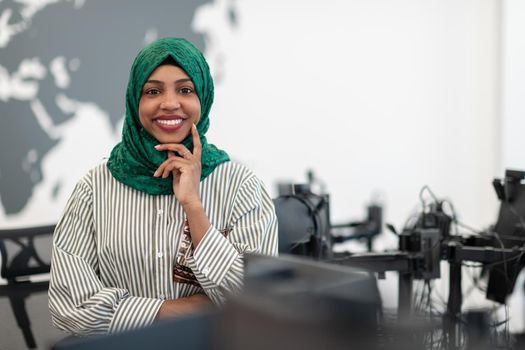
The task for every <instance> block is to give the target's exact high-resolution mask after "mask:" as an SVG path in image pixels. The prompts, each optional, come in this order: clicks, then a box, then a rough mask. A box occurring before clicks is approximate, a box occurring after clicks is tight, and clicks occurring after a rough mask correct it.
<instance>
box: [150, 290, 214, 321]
mask: <svg viewBox="0 0 525 350" xmlns="http://www.w3.org/2000/svg"><path fill="white" fill-rule="evenodd" d="M212 307H213V304H212V302H211V300H210V298H208V296H207V295H206V294H194V295H192V296H189V297H184V298H179V299H175V300H166V301H164V302H163V303H162V305H161V306H160V309H159V311H158V312H157V317H156V319H157V320H164V319H168V318H174V317H180V316H186V315H190V314H192V313H195V312H198V311H203V310H206V309H209V308H212Z"/></svg>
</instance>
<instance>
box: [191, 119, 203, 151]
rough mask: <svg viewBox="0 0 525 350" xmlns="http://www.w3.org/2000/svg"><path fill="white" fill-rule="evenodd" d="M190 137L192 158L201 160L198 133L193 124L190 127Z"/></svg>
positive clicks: (200, 145)
mask: <svg viewBox="0 0 525 350" xmlns="http://www.w3.org/2000/svg"><path fill="white" fill-rule="evenodd" d="M191 135H192V136H193V156H194V157H196V158H197V159H198V160H201V154H202V144H201V138H200V136H199V132H198V131H197V125H195V124H193V126H192V127H191Z"/></svg>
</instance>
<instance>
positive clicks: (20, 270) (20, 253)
mask: <svg viewBox="0 0 525 350" xmlns="http://www.w3.org/2000/svg"><path fill="white" fill-rule="evenodd" d="M54 230H55V225H48V226H40V227H32V228H22V229H8V230H0V260H1V265H0V276H1V277H2V278H3V279H5V280H6V281H7V284H4V285H0V297H7V298H8V299H9V303H10V305H11V308H12V310H13V314H14V316H15V319H16V322H17V324H18V327H19V328H20V329H21V330H22V333H23V336H24V340H25V342H26V345H27V347H28V348H30V349H34V348H36V342H35V338H34V336H33V332H32V331H31V322H30V320H29V317H28V314H27V309H26V299H27V298H28V297H29V296H30V295H31V294H33V293H42V292H47V290H48V287H49V280H44V281H38V282H34V281H31V280H30V276H34V275H37V274H44V273H48V272H49V269H50V262H51V242H52V235H53V232H54Z"/></svg>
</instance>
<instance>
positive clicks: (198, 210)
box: [183, 201, 211, 248]
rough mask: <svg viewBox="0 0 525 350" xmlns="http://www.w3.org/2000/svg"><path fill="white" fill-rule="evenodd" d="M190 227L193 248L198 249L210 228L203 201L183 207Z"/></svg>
mask: <svg viewBox="0 0 525 350" xmlns="http://www.w3.org/2000/svg"><path fill="white" fill-rule="evenodd" d="M183 208H184V212H185V213H186V218H187V219H188V224H189V226H190V232H191V240H192V243H193V247H194V248H197V246H198V245H199V243H200V242H201V240H202V238H203V237H204V235H205V234H206V232H207V231H208V229H209V228H210V225H211V224H210V220H209V219H208V216H207V215H206V212H205V211H204V208H203V206H202V202H201V201H195V202H192V203H189V204H186V205H183Z"/></svg>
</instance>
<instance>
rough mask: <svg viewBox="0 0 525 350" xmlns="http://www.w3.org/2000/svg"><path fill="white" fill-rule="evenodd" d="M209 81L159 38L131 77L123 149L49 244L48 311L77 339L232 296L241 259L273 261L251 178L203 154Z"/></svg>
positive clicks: (267, 223) (185, 54)
mask: <svg viewBox="0 0 525 350" xmlns="http://www.w3.org/2000/svg"><path fill="white" fill-rule="evenodd" d="M212 102H213V81H212V78H211V75H210V72H209V67H208V65H207V63H206V61H205V59H204V57H203V56H202V54H201V53H200V52H199V51H198V50H197V49H196V48H195V47H194V46H193V45H192V44H191V43H189V42H188V41H186V40H184V39H177V38H164V39H160V40H157V41H155V42H154V43H152V44H150V45H149V46H147V47H146V48H144V49H143V50H142V51H141V52H140V53H139V54H138V56H137V57H136V59H135V61H134V63H133V66H132V68H131V73H130V78H129V83H128V89H127V93H126V117H125V121H124V127H123V133H122V141H121V142H120V143H119V144H118V145H117V146H115V148H114V149H113V151H112V152H111V156H110V158H109V160H108V162H107V164H101V165H99V166H97V167H95V168H94V169H92V170H91V171H89V172H88V174H87V175H85V176H84V178H83V179H81V180H80V181H79V183H78V184H77V186H76V188H75V189H74V191H73V194H72V196H71V198H70V199H69V201H68V203H67V205H66V209H65V212H64V214H63V216H62V218H61V219H60V221H59V222H58V225H57V227H56V231H55V235H54V239H53V260H52V268H51V279H50V286H49V307H50V311H51V314H52V318H53V322H54V324H55V325H56V326H57V327H59V328H61V329H64V330H67V331H69V332H71V333H74V334H78V335H86V334H97V333H107V332H114V331H122V330H126V329H132V328H136V327H141V326H146V325H148V324H151V323H152V322H153V321H154V320H155V319H162V318H167V317H174V316H177V315H182V314H186V313H190V312H193V311H195V310H199V309H200V308H202V307H205V306H206V305H208V304H210V303H213V304H215V305H220V304H222V303H223V302H224V299H225V296H226V295H227V294H230V293H235V292H238V291H239V290H240V288H241V284H242V275H243V254H244V253H247V252H257V253H262V254H271V255H275V254H277V221H276V217H275V212H274V208H273V204H272V201H271V199H270V197H269V195H268V193H267V191H266V190H265V188H264V187H263V185H262V183H261V182H260V181H259V180H258V179H257V177H256V176H255V175H254V174H253V173H252V172H251V171H250V170H248V169H247V168H245V167H244V166H242V165H240V164H238V163H235V162H231V161H229V157H228V155H227V154H226V153H225V152H224V151H222V150H219V149H217V148H216V147H215V146H213V145H211V144H208V143H207V141H206V138H205V136H204V134H205V133H206V131H207V130H208V127H209V118H208V116H209V112H210V108H211V105H212Z"/></svg>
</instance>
